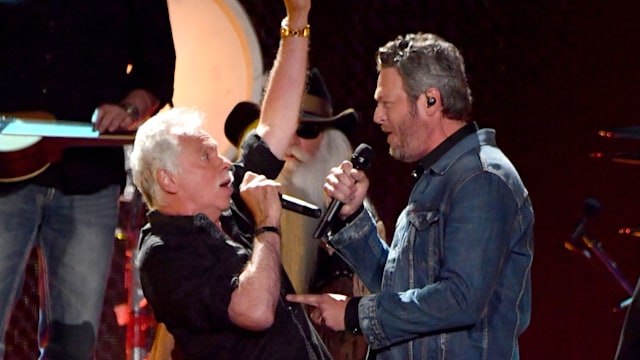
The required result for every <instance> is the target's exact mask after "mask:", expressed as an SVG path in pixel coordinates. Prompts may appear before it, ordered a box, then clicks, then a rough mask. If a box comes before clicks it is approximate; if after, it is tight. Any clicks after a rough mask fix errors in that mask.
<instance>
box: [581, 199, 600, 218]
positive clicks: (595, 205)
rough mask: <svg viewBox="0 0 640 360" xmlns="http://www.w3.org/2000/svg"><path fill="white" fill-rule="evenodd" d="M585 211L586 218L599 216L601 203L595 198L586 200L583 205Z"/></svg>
mask: <svg viewBox="0 0 640 360" xmlns="http://www.w3.org/2000/svg"><path fill="white" fill-rule="evenodd" d="M583 211H584V216H585V217H592V216H595V215H598V213H599V212H600V202H598V200H596V199H593V198H588V199H585V201H584V204H583Z"/></svg>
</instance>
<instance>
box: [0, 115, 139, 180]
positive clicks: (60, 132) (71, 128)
mask: <svg viewBox="0 0 640 360" xmlns="http://www.w3.org/2000/svg"><path fill="white" fill-rule="evenodd" d="M134 138H135V134H134V133H112V134H100V133H99V132H98V131H96V130H94V129H93V125H92V124H87V123H80V122H75V121H61V120H56V119H55V118H54V117H53V116H52V115H51V114H49V113H46V112H24V113H12V114H8V115H1V114H0V183H11V182H18V181H22V180H26V179H29V178H32V177H34V176H37V175H38V174H40V173H42V172H43V171H45V170H46V169H47V167H49V165H50V164H51V163H53V162H56V161H59V160H60V159H61V158H62V152H63V150H64V149H65V148H67V147H75V146H120V145H124V144H130V143H133V140H134Z"/></svg>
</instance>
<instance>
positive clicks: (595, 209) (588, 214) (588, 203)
mask: <svg viewBox="0 0 640 360" xmlns="http://www.w3.org/2000/svg"><path fill="white" fill-rule="evenodd" d="M599 212H600V203H599V202H598V200H596V199H592V198H588V199H585V200H584V204H583V213H582V217H581V218H580V220H579V221H578V224H577V225H576V227H575V229H574V230H573V233H572V234H571V238H570V239H569V240H568V241H565V243H564V247H565V248H566V249H567V250H570V251H574V252H577V253H581V254H582V255H583V256H584V257H586V258H587V259H590V258H591V253H590V252H589V250H587V249H585V248H584V247H583V246H582V245H580V244H578V242H579V241H580V239H581V238H582V237H583V236H584V234H585V233H586V230H587V229H586V226H587V222H588V221H589V219H590V218H592V217H593V216H595V215H597V214H598V213H599Z"/></svg>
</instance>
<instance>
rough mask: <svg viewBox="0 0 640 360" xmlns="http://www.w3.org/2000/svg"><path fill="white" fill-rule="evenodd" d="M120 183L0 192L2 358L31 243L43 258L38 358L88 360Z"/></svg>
mask: <svg viewBox="0 0 640 360" xmlns="http://www.w3.org/2000/svg"><path fill="white" fill-rule="evenodd" d="M119 193H120V191H119V187H118V186H117V185H113V186H110V187H107V188H105V189H103V190H101V191H99V192H97V193H95V194H91V195H64V194H62V193H61V192H60V191H59V190H56V189H53V188H44V187H41V186H37V185H27V186H25V187H22V188H20V189H19V190H17V191H13V192H9V193H0V358H2V357H3V356H4V351H5V345H4V333H5V330H6V327H7V325H8V323H9V320H10V315H11V312H12V310H13V307H14V305H15V301H16V295H17V294H18V292H19V290H21V289H22V284H23V281H24V269H25V265H26V263H27V260H28V257H29V255H30V253H31V250H32V248H33V247H34V246H37V247H38V250H39V260H40V264H41V267H40V269H41V270H40V273H39V280H40V282H39V283H40V291H41V293H40V321H39V337H38V340H39V345H40V349H41V359H45V358H46V359H83V360H86V359H89V358H91V357H92V354H93V348H94V346H95V343H96V338H97V335H98V329H99V324H100V315H101V312H102V306H103V298H104V292H105V286H106V281H107V276H108V272H109V269H110V266H111V256H112V253H113V245H114V230H115V227H116V225H117V222H118V196H119Z"/></svg>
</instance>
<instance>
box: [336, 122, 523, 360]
mask: <svg viewBox="0 0 640 360" xmlns="http://www.w3.org/2000/svg"><path fill="white" fill-rule="evenodd" d="M533 220H534V219H533V208H532V205H531V200H530V198H529V195H528V192H527V190H526V188H525V187H524V185H523V183H522V181H521V179H520V177H519V175H518V173H517V171H516V169H515V168H514V166H513V165H512V164H511V162H510V161H509V160H508V159H507V157H506V156H505V155H504V154H503V153H502V151H500V149H498V147H497V146H496V143H495V131H494V130H492V129H482V130H479V131H478V132H474V133H473V134H471V135H468V136H466V137H464V138H463V139H462V140H461V141H459V142H458V143H457V144H455V145H454V146H453V147H452V148H451V149H449V150H448V151H447V152H446V153H445V154H444V155H443V156H442V157H440V158H439V159H438V160H437V161H436V162H435V163H434V164H433V165H432V166H430V167H429V168H428V169H426V170H425V172H424V174H423V175H422V176H421V177H420V178H419V179H418V181H417V183H416V184H415V186H414V188H413V190H412V192H411V195H410V196H409V201H408V204H407V206H406V208H405V209H404V210H403V212H402V213H401V215H400V217H399V218H398V220H397V223H396V229H395V233H394V236H393V241H392V243H391V245H390V246H387V244H386V243H385V242H384V241H383V240H381V239H380V238H379V237H378V235H377V231H376V227H375V223H374V221H373V220H372V218H371V215H370V214H368V213H367V212H366V211H364V212H362V213H361V214H360V215H359V216H358V217H356V219H354V220H353V221H352V222H351V223H349V224H348V225H347V226H345V227H344V228H343V229H342V230H340V231H339V232H337V233H336V234H335V235H333V236H332V237H331V243H332V245H333V246H334V247H335V249H336V250H337V251H338V252H339V253H340V254H342V256H343V257H344V258H345V259H346V260H347V261H348V262H349V263H351V265H352V266H353V267H354V269H355V270H356V272H357V273H358V275H359V276H360V277H361V278H362V280H363V281H364V282H365V284H366V285H367V287H368V288H369V290H371V293H372V295H367V296H364V297H363V298H362V299H361V300H360V303H359V305H358V317H359V323H360V329H361V331H362V333H363V335H364V336H365V337H366V339H367V341H368V343H369V345H370V346H371V349H372V353H374V354H376V355H377V357H376V359H397V360H411V359H421V360H424V359H427V360H431V359H434V360H435V359H464V360H471V359H490V360H495V359H518V358H519V352H518V337H519V336H520V334H522V332H523V331H524V330H525V329H526V327H527V326H528V324H529V319H530V312H531V264H532V260H533Z"/></svg>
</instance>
